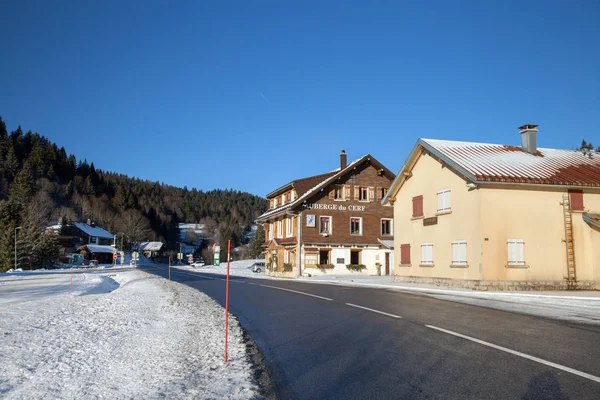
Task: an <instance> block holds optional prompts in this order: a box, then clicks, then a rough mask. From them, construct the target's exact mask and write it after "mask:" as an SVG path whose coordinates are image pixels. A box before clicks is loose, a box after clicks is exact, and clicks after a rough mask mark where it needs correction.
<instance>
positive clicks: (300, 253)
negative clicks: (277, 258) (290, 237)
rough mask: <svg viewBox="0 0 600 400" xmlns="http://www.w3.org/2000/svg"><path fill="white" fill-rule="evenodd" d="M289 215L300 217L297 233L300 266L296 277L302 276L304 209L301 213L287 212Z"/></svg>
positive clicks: (297, 251) (297, 255)
mask: <svg viewBox="0 0 600 400" xmlns="http://www.w3.org/2000/svg"><path fill="white" fill-rule="evenodd" d="M286 214H287V215H294V216H296V217H298V233H297V234H296V257H297V264H298V268H296V278H300V276H302V211H300V212H299V213H297V214H296V213H293V212H290V211H287V212H286Z"/></svg>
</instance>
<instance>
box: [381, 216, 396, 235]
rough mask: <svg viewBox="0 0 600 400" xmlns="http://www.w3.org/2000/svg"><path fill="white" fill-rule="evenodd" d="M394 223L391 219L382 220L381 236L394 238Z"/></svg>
mask: <svg viewBox="0 0 600 400" xmlns="http://www.w3.org/2000/svg"><path fill="white" fill-rule="evenodd" d="M393 225H394V221H393V220H392V219H391V218H382V219H381V236H392V235H393V234H394V228H393Z"/></svg>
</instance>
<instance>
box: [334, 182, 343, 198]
mask: <svg viewBox="0 0 600 400" xmlns="http://www.w3.org/2000/svg"><path fill="white" fill-rule="evenodd" d="M333 199H334V200H344V185H335V189H333Z"/></svg>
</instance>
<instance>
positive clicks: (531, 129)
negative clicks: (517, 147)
mask: <svg viewBox="0 0 600 400" xmlns="http://www.w3.org/2000/svg"><path fill="white" fill-rule="evenodd" d="M537 127H538V126H537V125H533V124H526V125H523V126H520V127H519V133H520V134H521V147H522V148H523V151H526V152H528V153H531V154H535V153H537V143H536V140H535V136H536V134H537V131H538V129H537Z"/></svg>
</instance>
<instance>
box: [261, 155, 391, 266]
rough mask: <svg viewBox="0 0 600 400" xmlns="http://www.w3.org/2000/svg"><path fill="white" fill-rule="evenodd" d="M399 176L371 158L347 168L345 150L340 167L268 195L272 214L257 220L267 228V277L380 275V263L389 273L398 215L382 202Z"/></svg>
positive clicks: (359, 160)
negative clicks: (355, 272) (394, 229)
mask: <svg viewBox="0 0 600 400" xmlns="http://www.w3.org/2000/svg"><path fill="white" fill-rule="evenodd" d="M394 177H395V175H394V174H393V173H392V172H391V171H389V170H388V169H387V168H386V167H385V166H383V165H382V164H381V163H380V162H379V161H377V160H376V159H375V158H373V157H372V156H371V155H365V156H363V157H361V158H359V159H357V160H355V161H353V162H351V163H350V164H347V162H346V153H345V152H343V151H342V154H341V155H340V168H338V169H336V170H334V171H331V172H328V173H325V174H322V175H316V176H311V177H308V178H304V179H297V180H294V181H291V182H289V183H287V184H285V185H283V186H281V187H280V188H278V189H276V190H274V191H273V192H271V193H269V194H268V195H267V203H268V207H269V209H268V210H267V211H266V212H265V213H264V214H262V215H261V216H260V217H259V218H258V220H257V222H258V223H262V224H263V225H264V228H265V237H266V243H265V246H266V252H265V262H266V264H267V273H268V274H272V275H281V276H289V277H292V276H297V275H298V274H302V275H306V274H321V273H330V274H340V273H344V274H350V273H353V272H352V271H353V270H351V269H350V268H359V269H360V268H362V266H364V267H365V269H364V270H362V271H361V272H362V273H364V274H370V275H375V274H377V270H378V268H377V264H379V265H380V268H381V269H380V271H381V273H382V274H390V273H391V272H392V269H391V268H392V265H393V253H392V250H391V247H392V245H393V220H392V215H393V212H392V210H391V209H389V208H387V207H383V206H382V205H381V203H380V202H381V199H382V198H383V196H384V195H385V194H386V192H387V190H388V187H389V186H390V184H391V182H392V181H393V180H394ZM299 218H300V224H299V223H298V219H299ZM298 236H300V240H298ZM298 242H299V243H298ZM298 252H300V257H298ZM299 260H300V265H299ZM348 266H350V268H349V267H348Z"/></svg>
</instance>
